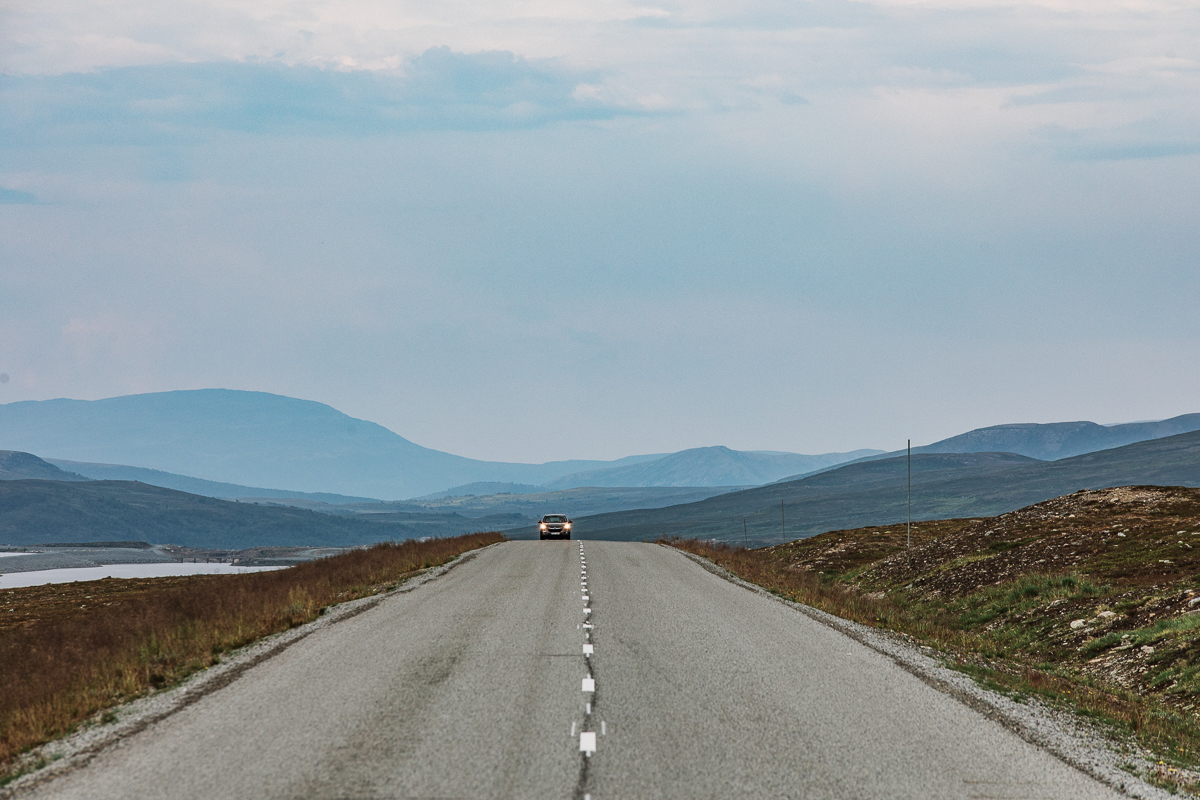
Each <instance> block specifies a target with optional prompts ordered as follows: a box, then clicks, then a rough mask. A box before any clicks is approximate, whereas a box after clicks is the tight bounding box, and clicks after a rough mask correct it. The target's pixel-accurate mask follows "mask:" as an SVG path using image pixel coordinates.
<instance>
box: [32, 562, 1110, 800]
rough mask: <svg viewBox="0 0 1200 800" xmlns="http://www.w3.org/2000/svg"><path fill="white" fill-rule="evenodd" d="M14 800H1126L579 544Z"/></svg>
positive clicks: (235, 694) (459, 577)
mask: <svg viewBox="0 0 1200 800" xmlns="http://www.w3.org/2000/svg"><path fill="white" fill-rule="evenodd" d="M585 609H590V611H587V610H585ZM587 625H591V626H593V627H591V628H588V627H586V626H587ZM589 646H590V647H591V648H592V649H593V653H592V654H591V655H587V654H585V651H586V650H587V649H588V648H589ZM589 678H590V679H591V680H592V681H594V684H592V685H589V684H588V683H587V680H588V679H589ZM588 689H590V690H591V691H586V690H588ZM21 796H22V797H37V798H56V800H57V799H66V798H80V799H81V800H83V799H84V798H86V799H87V800H94V799H95V798H205V799H206V800H207V799H208V798H252V799H253V800H273V799H274V798H281V799H282V798H288V799H289V800H290V799H291V798H296V799H297V800H299V799H300V798H303V799H304V800H334V799H335V798H338V799H345V800H349V799H350V798H355V799H356V800H357V799H362V800H367V799H369V798H370V799H373V798H471V799H472V800H476V799H477V798H538V800H547V799H552V798H571V799H574V798H579V799H580V800H582V799H583V798H588V800H609V798H613V799H615V798H623V799H625V800H630V799H631V798H634V799H636V798H687V799H688V800H695V799H696V798H812V799H813V800H826V799H828V800H837V799H839V798H841V799H843V800H848V799H849V798H855V799H856V800H858V799H862V798H881V799H883V798H887V799H889V800H890V799H895V798H914V799H917V798H919V799H920V800H934V799H935V798H956V799H957V798H1070V800H1089V799H1090V798H1115V797H1118V796H1120V795H1118V794H1116V793H1115V792H1114V791H1113V790H1111V789H1109V788H1107V787H1105V786H1104V785H1102V784H1100V783H1098V782H1097V781H1095V780H1093V779H1092V778H1090V777H1088V776H1086V775H1084V774H1083V773H1081V772H1079V771H1078V770H1076V769H1074V768H1072V767H1069V766H1067V765H1066V764H1064V763H1063V762H1061V761H1059V760H1058V759H1056V758H1055V757H1053V756H1051V755H1049V754H1047V753H1046V752H1044V751H1042V750H1040V749H1038V748H1036V747H1034V746H1032V745H1030V744H1028V743H1026V742H1025V741H1023V740H1022V739H1020V738H1018V737H1017V736H1015V735H1014V734H1012V733H1011V732H1009V731H1008V730H1007V729H1005V728H1004V727H1002V726H1001V725H999V724H997V723H995V722H993V721H990V720H988V719H986V718H985V717H983V716H982V715H980V714H979V713H977V712H976V711H973V710H972V709H970V708H968V707H967V706H965V705H962V704H961V703H959V702H958V701H956V700H954V699H953V698H951V697H950V696H948V695H945V694H943V693H941V692H939V691H937V690H935V689H933V688H931V687H929V686H928V685H926V684H925V683H923V682H922V681H921V680H919V679H918V678H916V677H914V676H913V675H911V674H910V673H908V672H906V671H904V670H903V669H901V668H900V667H898V666H897V665H896V664H895V663H894V662H892V661H891V660H890V659H888V658H886V657H885V656H883V655H881V654H879V653H877V652H876V651H874V650H871V649H870V648H867V647H865V646H863V645H861V644H859V643H858V642H856V641H854V640H852V639H850V638H848V637H846V636H845V635H843V634H841V633H839V632H837V631H835V630H833V629H831V628H828V627H826V626H824V625H822V624H820V623H818V622H816V621H814V620H812V619H810V618H809V617H807V616H805V615H803V614H800V613H798V612H797V611H795V610H794V609H791V608H789V607H787V606H785V605H784V604H782V603H778V602H776V601H774V600H772V599H770V598H767V597H763V596H761V595H759V594H755V593H753V592H750V591H747V590H746V589H744V588H741V587H738V586H736V585H734V584H732V583H730V582H728V581H725V580H722V579H721V578H719V577H717V576H715V575H713V574H711V573H709V572H707V571H706V570H704V569H702V568H701V567H699V566H697V565H696V564H695V563H693V562H692V561H690V560H688V559H687V558H685V557H684V556H683V555H681V554H680V553H678V552H675V551H673V550H670V549H667V548H664V547H660V546H658V545H651V544H640V543H624V542H582V543H581V542H579V541H572V542H509V543H505V544H502V545H498V546H495V547H492V548H489V549H487V550H485V551H483V552H481V553H479V554H478V555H477V556H476V557H475V558H473V559H472V560H470V561H468V562H467V563H465V564H462V565H461V566H459V567H457V568H455V569H453V570H451V571H450V572H449V573H448V574H446V575H445V576H443V577H441V578H439V579H437V580H435V581H432V582H430V583H428V584H427V585H425V586H422V587H419V588H417V589H415V590H413V591H412V592H409V593H406V594H398V595H395V596H392V597H389V598H388V599H386V600H385V601H383V602H382V603H381V604H380V605H378V606H376V607H375V608H373V609H371V610H369V611H366V612H364V613H362V614H360V615H358V616H356V617H353V618H351V619H347V620H345V621H343V622H340V623H337V624H335V625H331V626H328V627H326V628H323V629H321V630H318V631H316V632H315V633H313V634H312V635H310V636H308V637H307V638H305V639H302V640H300V641H299V642H297V643H296V644H294V645H292V646H291V647H289V648H288V649H286V650H284V651H283V652H282V653H280V654H279V655H277V656H275V657H273V658H271V659H269V660H268V661H266V662H264V663H262V664H260V665H258V666H256V667H254V668H252V669H250V670H249V671H247V672H246V673H245V674H244V675H243V676H242V677H240V678H239V679H237V680H236V681H234V682H233V683H232V684H230V685H229V686H227V687H225V688H223V689H220V690H218V691H216V692H214V693H212V694H210V695H208V696H206V697H204V698H203V699H201V700H199V701H198V702H196V703H194V704H193V705H190V706H188V707H186V708H185V709H183V710H182V711H180V712H179V713H177V714H174V715H172V716H170V717H168V718H166V719H164V720H162V721H160V722H158V723H157V724H155V725H153V726H151V727H150V728H148V729H146V730H145V731H143V732H141V733H139V734H136V735H134V736H131V737H129V738H128V739H126V740H124V741H123V742H121V743H120V744H118V745H116V746H114V747H111V748H109V749H108V750H106V751H104V752H102V753H101V754H100V755H99V756H97V757H96V758H95V759H94V760H93V761H92V762H91V763H90V764H89V765H88V766H86V767H84V768H82V769H79V770H76V771H74V772H71V773H68V774H66V775H64V776H62V777H60V778H57V779H55V780H53V781H51V782H48V783H46V784H43V785H42V786H39V787H36V788H34V789H33V790H32V791H31V792H28V793H22V795H21Z"/></svg>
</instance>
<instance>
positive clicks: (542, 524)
mask: <svg viewBox="0 0 1200 800" xmlns="http://www.w3.org/2000/svg"><path fill="white" fill-rule="evenodd" d="M538 527H540V528H541V529H542V530H546V523H544V522H543V523H541V525H539V526H538Z"/></svg>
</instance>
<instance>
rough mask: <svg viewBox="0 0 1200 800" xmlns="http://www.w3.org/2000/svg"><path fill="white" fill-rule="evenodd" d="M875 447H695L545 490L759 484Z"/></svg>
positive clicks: (567, 478) (858, 455) (577, 477)
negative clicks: (817, 450)
mask: <svg viewBox="0 0 1200 800" xmlns="http://www.w3.org/2000/svg"><path fill="white" fill-rule="evenodd" d="M879 452H881V451H879V450H855V451H854V452H851V453H825V454H822V455H814V456H809V455H801V454H799V453H756V452H752V451H739V450H730V449H729V448H728V447H695V448H692V449H690V450H681V451H680V452H678V453H672V454H670V455H667V456H663V457H661V458H657V459H655V460H653V461H649V462H643V463H638V464H626V465H622V466H617V467H607V468H605V469H597V470H588V471H586V472H577V473H574V474H571V475H566V476H564V477H562V478H558V479H557V480H552V481H548V482H546V483H545V484H544V485H543V486H542V488H543V489H547V490H555V489H569V488H571V487H574V486H608V487H612V486H757V485H760V484H763V483H770V482H771V481H773V480H775V479H777V478H780V477H783V476H784V475H792V474H795V473H797V472H811V471H812V470H816V469H820V468H822V467H827V466H831V465H834V464H842V463H845V462H847V461H852V460H854V459H857V458H862V457H864V456H870V455H875V454H877V453H879Z"/></svg>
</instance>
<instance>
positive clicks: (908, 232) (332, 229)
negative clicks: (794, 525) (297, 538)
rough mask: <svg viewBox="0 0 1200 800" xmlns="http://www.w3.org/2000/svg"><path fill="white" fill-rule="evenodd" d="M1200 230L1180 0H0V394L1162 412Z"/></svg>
mask: <svg viewBox="0 0 1200 800" xmlns="http://www.w3.org/2000/svg"><path fill="white" fill-rule="evenodd" d="M1198 217H1200V5H1198V4H1196V3H1195V2H1193V0H1186V1H1182V0H1181V1H1179V2H1167V1H1165V0H1113V1H1112V2H1105V0H995V1H993V0H863V1H862V2H847V1H845V0H786V1H783V2H773V1H772V0H722V2H713V1H712V0H696V1H695V2H663V3H659V2H655V0H645V2H640V0H591V2H586V3H585V2H579V1H578V0H555V2H547V1H546V0H497V1H496V2H490V3H463V2H456V1H455V0H444V1H442V0H390V2H382V1H381V0H253V2H251V1H250V0H172V2H170V3H162V2H151V0H114V2H111V3H104V4H96V3H88V2H83V1H82V0H0V403H7V402H14V401H18V400H39V399H48V398H54V397H73V398H81V399H98V398H102V397H111V396H116V395H122V394H133V393H140V392H152V391H167V390H173V389H194V388H208V387H223V388H231V389H250V390H259V391H268V392H274V393H278V394H284V395H289V396H293V397H301V398H306V399H311V400H318V401H321V402H324V403H328V404H330V405H332V406H334V407H335V408H338V409H339V410H341V411H344V412H346V413H348V414H350V415H352V416H355V417H360V418H363V419H368V420H372V421H374V422H378V423H380V424H382V425H385V426H387V427H388V428H390V429H392V430H394V431H395V432H397V433H399V434H400V435H402V436H405V437H406V438H409V439H411V440H413V441H415V442H417V443H419V444H422V445H425V446H427V447H433V448H436V449H439V450H445V451H449V452H453V453H457V454H460V455H465V456H471V457H474V458H483V459H489V460H505V461H536V462H540V461H547V460H554V459H560V458H617V457H620V456H624V455H630V454H634V453H654V452H672V451H675V450H680V449H684V448H688V447H699V446H707V445H726V446H728V447H733V448H736V449H744V450H787V451H793V452H802V453H821V452H830V451H845V450H852V449H856V448H862V447H872V448H880V449H888V450H891V449H897V448H899V447H903V446H904V442H905V440H906V439H909V438H911V439H912V440H913V442H914V444H924V443H928V442H932V441H935V440H938V439H941V438H945V437H947V436H951V435H954V434H957V433H961V432H964V431H966V430H969V429H972V428H977V427H982V426H985V425H993V424H1000V423H1008V422H1054V421H1065V420H1078V419H1089V420H1092V421H1095V422H1100V423H1114V422H1125V421H1132V420H1142V419H1160V418H1165V417H1170V416H1174V415H1177V414H1183V413H1191V412H1197V411H1200V363H1198V362H1200V311H1198V308H1200V302H1198V301H1200V258H1198V255H1200V219H1198ZM5 376H7V378H8V379H7V380H5V379H4V378H5Z"/></svg>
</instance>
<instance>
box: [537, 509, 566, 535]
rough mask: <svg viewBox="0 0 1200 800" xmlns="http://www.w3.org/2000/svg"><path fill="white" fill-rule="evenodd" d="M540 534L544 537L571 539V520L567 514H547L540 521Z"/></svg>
mask: <svg viewBox="0 0 1200 800" xmlns="http://www.w3.org/2000/svg"><path fill="white" fill-rule="evenodd" d="M538 534H540V536H541V538H542V539H570V538H571V520H569V519H567V515H566V514H547V515H546V516H544V517H542V520H541V522H539V523H538Z"/></svg>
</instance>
